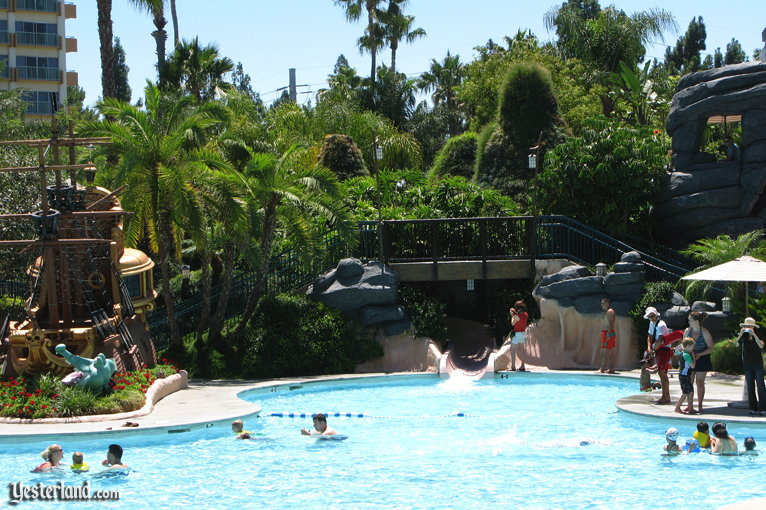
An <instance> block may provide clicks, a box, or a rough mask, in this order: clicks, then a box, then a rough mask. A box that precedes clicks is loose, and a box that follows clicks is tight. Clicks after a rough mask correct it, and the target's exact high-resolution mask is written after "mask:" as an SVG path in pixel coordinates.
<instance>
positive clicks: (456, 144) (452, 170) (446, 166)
mask: <svg viewBox="0 0 766 510" xmlns="http://www.w3.org/2000/svg"><path fill="white" fill-rule="evenodd" d="M477 140H478V136H477V135H476V133H472V132H470V131H469V132H467V133H463V134H462V135H459V136H456V137H453V138H450V139H449V141H448V142H447V144H446V145H445V146H444V147H442V150H441V151H439V154H438V155H437V156H436V161H434V166H433V167H432V168H431V170H430V171H429V175H430V176H432V177H437V176H438V177H442V176H445V175H456V176H461V177H465V178H466V179H470V178H472V177H473V170H474V166H475V165H476V145H477Z"/></svg>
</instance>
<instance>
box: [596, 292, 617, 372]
mask: <svg viewBox="0 0 766 510" xmlns="http://www.w3.org/2000/svg"><path fill="white" fill-rule="evenodd" d="M601 309H602V310H603V311H604V317H603V318H602V319H601V370H600V372H601V373H602V374H603V373H604V372H607V369H608V373H610V374H613V373H614V353H615V347H616V345H617V333H616V332H615V331H614V322H615V319H616V318H617V314H616V313H615V312H614V310H613V309H612V301H611V300H610V299H609V298H604V299H602V300H601Z"/></svg>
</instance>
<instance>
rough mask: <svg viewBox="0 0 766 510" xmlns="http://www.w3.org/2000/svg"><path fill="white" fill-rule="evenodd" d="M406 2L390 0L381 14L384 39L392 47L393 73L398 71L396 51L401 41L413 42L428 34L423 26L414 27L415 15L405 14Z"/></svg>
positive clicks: (405, 0)
mask: <svg viewBox="0 0 766 510" xmlns="http://www.w3.org/2000/svg"><path fill="white" fill-rule="evenodd" d="M405 3H407V0H390V1H389V2H388V9H387V10H386V11H384V12H382V13H381V15H380V21H381V23H382V25H383V40H385V41H386V42H387V43H388V46H389V47H390V48H391V72H393V73H395V72H396V52H397V51H398V50H399V43H400V42H406V43H409V44H412V43H413V42H415V40H416V39H418V38H420V37H425V36H426V31H425V30H423V29H422V28H420V27H418V28H413V26H412V24H413V23H414V22H415V16H410V15H407V14H404V12H403V9H402V7H403V6H404V4H405ZM365 44H367V43H365Z"/></svg>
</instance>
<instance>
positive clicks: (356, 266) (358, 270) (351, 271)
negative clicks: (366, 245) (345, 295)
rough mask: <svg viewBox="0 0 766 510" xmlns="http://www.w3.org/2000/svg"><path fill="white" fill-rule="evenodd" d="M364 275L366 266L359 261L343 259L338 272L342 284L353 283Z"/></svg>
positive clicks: (339, 263)
mask: <svg viewBox="0 0 766 510" xmlns="http://www.w3.org/2000/svg"><path fill="white" fill-rule="evenodd" d="M363 274H364V264H362V261H361V260H359V259H353V258H348V259H341V260H340V262H338V268H337V270H336V275H337V279H338V280H339V281H341V282H344V283H345V282H353V281H355V280H358V279H359V277H361V276H362V275H363Z"/></svg>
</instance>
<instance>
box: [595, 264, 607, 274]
mask: <svg viewBox="0 0 766 510" xmlns="http://www.w3.org/2000/svg"><path fill="white" fill-rule="evenodd" d="M596 276H601V277H604V276H606V264H604V263H603V262H599V263H598V264H596Z"/></svg>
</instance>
